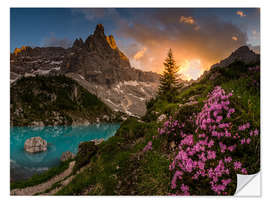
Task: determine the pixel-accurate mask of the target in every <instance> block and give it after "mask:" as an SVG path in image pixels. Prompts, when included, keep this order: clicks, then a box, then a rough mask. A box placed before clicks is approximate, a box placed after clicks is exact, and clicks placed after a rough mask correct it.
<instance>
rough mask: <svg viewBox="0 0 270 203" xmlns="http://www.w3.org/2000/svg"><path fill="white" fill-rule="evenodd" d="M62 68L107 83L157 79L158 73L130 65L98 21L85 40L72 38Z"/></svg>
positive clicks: (63, 71) (64, 71)
mask: <svg viewBox="0 0 270 203" xmlns="http://www.w3.org/2000/svg"><path fill="white" fill-rule="evenodd" d="M61 71H62V73H77V74H80V75H81V76H83V77H84V78H85V79H86V80H87V81H88V82H92V83H96V84H98V85H106V86H108V87H111V85H113V84H116V83H119V82H123V81H130V80H136V81H141V82H157V81H158V75H157V74H154V73H151V72H142V71H139V70H136V69H134V68H131V66H130V63H129V59H128V58H127V57H126V56H125V55H124V53H123V52H121V51H120V49H119V48H118V47H117V45H116V42H115V40H114V37H113V36H112V35H110V36H106V35H105V34H104V28H103V26H102V25H101V24H99V25H97V27H96V30H95V32H94V34H92V35H90V36H88V38H87V39H86V40H85V42H83V41H82V40H81V39H76V40H75V42H74V44H73V46H72V49H71V52H70V53H69V54H68V55H66V56H65V58H64V61H63V63H62V65H61Z"/></svg>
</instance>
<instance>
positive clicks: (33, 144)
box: [24, 137, 47, 153]
mask: <svg viewBox="0 0 270 203" xmlns="http://www.w3.org/2000/svg"><path fill="white" fill-rule="evenodd" d="M24 150H25V151H26V152H29V153H37V152H44V151H47V141H46V140H43V139H42V138H41V137H32V138H29V139H27V140H26V141H25V143H24Z"/></svg>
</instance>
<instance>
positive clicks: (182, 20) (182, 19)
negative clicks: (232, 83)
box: [179, 16, 195, 25]
mask: <svg viewBox="0 0 270 203" xmlns="http://www.w3.org/2000/svg"><path fill="white" fill-rule="evenodd" d="M179 22H180V23H187V24H191V25H193V24H195V20H194V19H193V18H192V17H191V16H188V17H185V16H181V17H180V19H179Z"/></svg>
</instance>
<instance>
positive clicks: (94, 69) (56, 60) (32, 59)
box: [10, 24, 159, 116]
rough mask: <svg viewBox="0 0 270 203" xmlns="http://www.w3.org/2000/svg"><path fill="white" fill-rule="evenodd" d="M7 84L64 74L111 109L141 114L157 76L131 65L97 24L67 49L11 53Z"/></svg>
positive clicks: (43, 49) (23, 49)
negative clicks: (9, 78) (23, 79)
mask: <svg viewBox="0 0 270 203" xmlns="http://www.w3.org/2000/svg"><path fill="white" fill-rule="evenodd" d="M10 64H11V75H10V77H11V83H13V82H15V81H16V80H17V79H18V78H20V77H22V76H25V77H28V76H34V75H56V74H62V75H63V74H65V75H67V76H68V77H71V78H73V79H75V80H76V81H77V82H78V83H80V84H81V85H82V86H84V87H85V88H86V89H87V90H88V91H90V92H91V93H92V94H96V95H97V96H98V97H99V98H100V99H101V100H102V101H103V102H104V103H106V104H107V105H108V106H110V107H111V108H112V109H113V110H116V111H121V112H124V113H127V114H130V115H135V116H142V115H144V113H145V111H146V108H145V101H147V100H149V99H150V98H152V97H153V96H155V94H156V92H157V89H158V88H157V87H158V84H159V75H158V74H156V73H153V72H143V71H141V70H138V69H135V68H132V67H131V65H130V62H129V59H128V58H127V57H126V56H125V54H124V53H123V52H121V51H120V49H119V48H118V47H117V45H116V42H115V40H114V37H113V36H112V35H110V36H106V35H105V34H104V27H103V26H102V25H101V24H99V25H97V27H96V30H95V31H94V33H93V34H91V35H89V36H88V38H87V39H86V40H85V42H84V41H83V40H82V39H76V40H75V41H74V43H73V46H72V47H71V48H68V49H63V48H59V47H43V48H40V47H37V48H31V47H22V48H21V49H16V50H15V52H14V53H12V54H11V61H10Z"/></svg>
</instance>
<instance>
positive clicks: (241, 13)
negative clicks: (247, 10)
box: [236, 11, 247, 17]
mask: <svg viewBox="0 0 270 203" xmlns="http://www.w3.org/2000/svg"><path fill="white" fill-rule="evenodd" d="M236 14H237V15H239V16H240V17H245V16H247V15H246V14H244V12H243V11H237V12H236Z"/></svg>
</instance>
